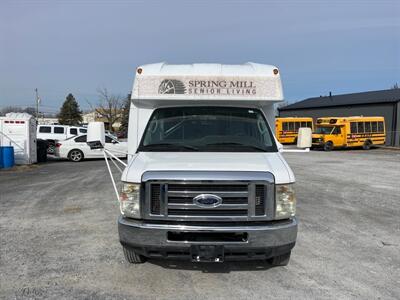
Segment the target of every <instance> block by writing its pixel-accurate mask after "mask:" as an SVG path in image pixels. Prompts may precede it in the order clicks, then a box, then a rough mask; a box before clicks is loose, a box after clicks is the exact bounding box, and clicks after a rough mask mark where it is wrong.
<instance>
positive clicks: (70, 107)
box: [57, 94, 82, 125]
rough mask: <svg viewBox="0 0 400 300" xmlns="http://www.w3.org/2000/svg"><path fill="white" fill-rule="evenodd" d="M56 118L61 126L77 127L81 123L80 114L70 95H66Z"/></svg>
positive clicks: (76, 103)
mask: <svg viewBox="0 0 400 300" xmlns="http://www.w3.org/2000/svg"><path fill="white" fill-rule="evenodd" d="M57 117H58V122H59V123H60V124H62V125H79V123H81V122H82V112H81V110H80V109H79V104H78V102H77V101H76V100H75V97H74V96H73V95H72V94H68V96H67V98H65V101H64V103H63V105H62V107H61V109H60V113H59V114H58V116H57Z"/></svg>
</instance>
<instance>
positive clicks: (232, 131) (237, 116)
mask: <svg viewBox="0 0 400 300" xmlns="http://www.w3.org/2000/svg"><path fill="white" fill-rule="evenodd" d="M138 151H168V152H175V151H189V152H197V151H198V152H276V151H277V147H276V144H275V141H274V138H273V135H272V132H271V129H270V128H269V126H268V123H267V121H266V119H265V117H264V115H263V114H262V112H261V111H260V110H258V109H254V108H242V107H203V106H198V107H196V106H191V107H170V108H159V109H156V110H155V111H154V112H153V115H152V116H151V118H150V121H149V123H148V124H147V127H146V130H145V132H144V135H143V138H142V141H141V143H140V146H139V148H138Z"/></svg>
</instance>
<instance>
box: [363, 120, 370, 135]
mask: <svg viewBox="0 0 400 300" xmlns="http://www.w3.org/2000/svg"><path fill="white" fill-rule="evenodd" d="M364 126H365V132H368V133H369V132H371V122H365V125H364Z"/></svg>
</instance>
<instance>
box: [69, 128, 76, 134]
mask: <svg viewBox="0 0 400 300" xmlns="http://www.w3.org/2000/svg"><path fill="white" fill-rule="evenodd" d="M69 133H70V134H72V135H78V129H76V128H70V130H69Z"/></svg>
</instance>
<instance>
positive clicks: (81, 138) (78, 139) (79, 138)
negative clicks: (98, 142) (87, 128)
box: [75, 135, 86, 143]
mask: <svg viewBox="0 0 400 300" xmlns="http://www.w3.org/2000/svg"><path fill="white" fill-rule="evenodd" d="M75 142H77V143H86V135H81V136H78V137H77V138H75Z"/></svg>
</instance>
